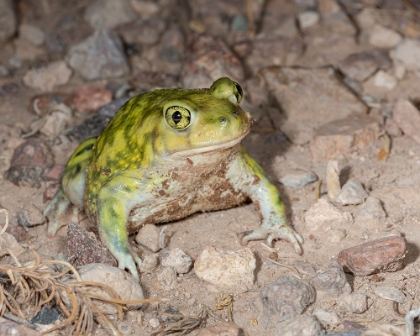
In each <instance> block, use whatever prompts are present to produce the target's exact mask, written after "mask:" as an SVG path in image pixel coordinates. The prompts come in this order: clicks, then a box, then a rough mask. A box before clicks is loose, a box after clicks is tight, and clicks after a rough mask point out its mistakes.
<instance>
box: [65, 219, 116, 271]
mask: <svg viewBox="0 0 420 336" xmlns="http://www.w3.org/2000/svg"><path fill="white" fill-rule="evenodd" d="M67 237H68V239H67V255H68V257H69V260H70V262H71V264H72V265H74V266H83V265H86V264H91V263H101V264H107V265H111V266H117V261H116V260H115V258H114V257H113V256H112V255H111V253H110V252H109V251H108V250H107V249H106V248H105V247H104V246H103V245H102V243H101V242H99V241H98V240H97V239H96V237H95V235H94V234H93V233H88V232H86V231H84V230H83V229H82V228H81V227H80V226H79V225H76V224H74V223H72V222H70V223H69V226H68V228H67Z"/></svg>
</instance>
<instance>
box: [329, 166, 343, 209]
mask: <svg viewBox="0 0 420 336" xmlns="http://www.w3.org/2000/svg"><path fill="white" fill-rule="evenodd" d="M326 180H327V192H328V197H329V198H330V200H331V201H333V200H335V199H336V198H337V196H338V194H339V193H340V191H341V184H340V172H339V170H338V161H337V160H330V161H328V163H327V174H326Z"/></svg>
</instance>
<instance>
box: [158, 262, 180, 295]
mask: <svg viewBox="0 0 420 336" xmlns="http://www.w3.org/2000/svg"><path fill="white" fill-rule="evenodd" d="M157 280H158V281H159V284H160V287H161V288H162V289H163V290H167V291H170V290H174V289H175V288H176V287H177V282H176V272H175V269H174V268H173V267H162V269H161V270H160V271H159V272H158V273H157Z"/></svg>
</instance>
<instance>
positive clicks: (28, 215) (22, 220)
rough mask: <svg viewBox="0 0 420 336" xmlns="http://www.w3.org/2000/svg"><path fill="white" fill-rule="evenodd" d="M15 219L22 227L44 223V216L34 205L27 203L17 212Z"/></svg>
mask: <svg viewBox="0 0 420 336" xmlns="http://www.w3.org/2000/svg"><path fill="white" fill-rule="evenodd" d="M17 220H18V223H19V225H21V226H23V227H26V228H27V227H32V226H37V225H41V224H44V223H45V216H44V215H43V214H42V211H41V210H39V209H38V208H37V207H36V206H35V205H33V204H31V205H28V206H27V207H26V208H25V209H22V210H20V211H19V212H18V215H17Z"/></svg>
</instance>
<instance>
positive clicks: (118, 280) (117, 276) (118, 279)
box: [79, 264, 144, 315]
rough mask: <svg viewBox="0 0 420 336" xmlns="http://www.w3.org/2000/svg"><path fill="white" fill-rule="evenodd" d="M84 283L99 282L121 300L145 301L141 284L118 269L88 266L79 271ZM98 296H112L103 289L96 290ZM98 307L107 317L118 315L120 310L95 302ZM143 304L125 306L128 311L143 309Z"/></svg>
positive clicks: (104, 266)
mask: <svg viewBox="0 0 420 336" xmlns="http://www.w3.org/2000/svg"><path fill="white" fill-rule="evenodd" d="M79 274H80V277H81V278H82V281H92V282H98V283H101V284H104V285H107V286H109V287H111V288H112V289H113V290H114V291H115V292H116V293H117V295H118V296H119V298H120V299H121V300H142V299H144V295H143V290H142V288H141V286H140V284H139V282H138V281H137V280H136V279H134V277H133V276H131V275H130V274H128V273H126V272H125V271H123V270H122V269H120V268H118V267H113V266H109V265H106V264H88V265H85V266H82V267H81V268H80V269H79ZM91 288H92V290H93V287H91ZM94 291H95V292H96V293H97V295H101V296H104V297H106V298H110V296H109V295H108V294H107V293H106V292H104V291H103V290H101V289H99V288H98V289H96V288H95V289H94ZM95 304H96V306H97V307H98V308H99V309H100V311H101V312H102V313H104V314H106V315H111V314H112V315H113V314H117V312H118V310H117V309H116V308H115V306H114V305H111V304H109V303H102V302H100V301H99V300H96V301H95ZM141 306H142V304H141V303H140V304H134V305H125V306H124V307H126V308H127V309H128V310H136V309H139V308H141Z"/></svg>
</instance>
